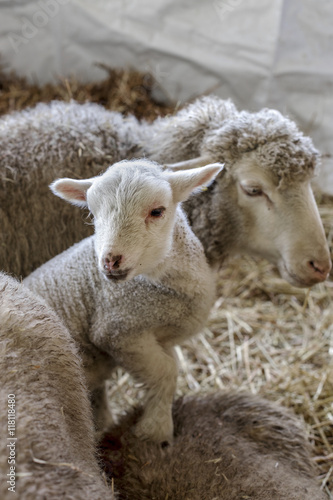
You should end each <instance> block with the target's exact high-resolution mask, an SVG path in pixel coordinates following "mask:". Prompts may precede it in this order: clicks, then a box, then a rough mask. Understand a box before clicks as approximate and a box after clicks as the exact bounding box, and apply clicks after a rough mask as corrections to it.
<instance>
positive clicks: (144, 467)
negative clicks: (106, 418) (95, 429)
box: [101, 393, 326, 500]
mask: <svg viewBox="0 0 333 500" xmlns="http://www.w3.org/2000/svg"><path fill="white" fill-rule="evenodd" d="M139 414H140V412H138V413H137V414H132V415H131V416H129V417H127V418H124V419H123V421H122V422H121V423H120V425H119V426H117V427H114V428H112V429H110V430H109V432H108V433H107V434H106V435H105V436H104V439H103V441H102V442H101V450H102V454H103V458H104V463H105V470H106V471H107V473H108V475H109V477H112V478H114V481H115V485H116V487H117V491H118V492H119V498H120V499H122V500H125V499H131V500H151V499H154V500H165V499H170V500H171V499H175V500H215V499H216V500H250V499H251V500H282V499H283V500H325V498H326V496H325V495H324V494H323V493H322V492H321V491H320V488H319V486H317V484H316V480H315V469H314V467H313V464H312V461H311V458H310V457H311V450H310V447H309V444H308V442H307V440H306V438H305V431H304V429H303V428H302V426H301V425H300V423H299V421H298V420H297V419H296V418H295V417H294V416H293V415H292V414H291V413H289V412H288V411H287V410H285V409H284V408H282V407H279V406H277V405H276V404H274V403H271V402H268V401H265V400H264V399H262V398H259V397H258V396H252V395H247V394H233V393H225V394H221V393H217V394H212V395H208V396H204V397H200V396H189V397H185V398H180V399H178V401H176V402H175V404H174V423H175V439H174V444H173V446H172V447H169V448H167V449H165V450H161V449H160V448H159V447H157V446H156V445H154V444H152V443H141V442H138V441H137V440H136V439H135V438H134V437H133V434H132V431H131V426H132V425H134V423H135V422H136V420H137V418H138V416H139Z"/></svg>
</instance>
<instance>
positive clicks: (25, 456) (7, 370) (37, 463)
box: [0, 273, 115, 500]
mask: <svg viewBox="0 0 333 500" xmlns="http://www.w3.org/2000/svg"><path fill="white" fill-rule="evenodd" d="M0 353H1V355H0V426H1V439H0V476H1V482H0V497H1V500H9V499H12V498H19V499H20V500H44V499H47V500H58V499H60V498H71V499H73V500H82V499H86V498H87V499H88V498H89V499H91V500H101V499H102V498H103V499H105V500H106V499H110V500H111V499H114V498H115V497H114V495H113V494H112V492H111V490H109V489H108V487H107V486H106V484H105V482H104V480H103V478H102V476H101V473H100V470H99V466H98V462H97V458H96V446H95V443H94V432H93V419H92V414H91V408H90V404H89V399H88V395H87V388H86V383H85V380H84V373H83V370H82V366H81V360H80V357H79V355H78V352H77V348H76V346H75V344H74V342H73V339H72V338H71V335H70V333H69V331H68V330H67V328H66V327H65V326H64V324H63V322H62V321H61V320H60V319H59V318H58V317H57V315H56V314H55V312H54V311H52V310H51V308H50V307H48V306H47V304H45V303H44V301H43V300H41V299H40V298H38V297H36V296H35V294H33V293H32V292H30V291H29V290H27V289H26V287H25V286H24V285H22V284H20V283H18V282H17V281H15V280H14V279H12V278H10V277H9V276H6V275H5V274H3V273H0ZM9 395H10V397H9ZM9 416H10V417H11V422H10V430H9V429H8V424H9V422H8V417H9ZM7 429H8V431H9V432H10V433H11V434H9V432H7ZM8 438H9V439H8ZM9 475H10V477H9ZM7 481H8V482H7Z"/></svg>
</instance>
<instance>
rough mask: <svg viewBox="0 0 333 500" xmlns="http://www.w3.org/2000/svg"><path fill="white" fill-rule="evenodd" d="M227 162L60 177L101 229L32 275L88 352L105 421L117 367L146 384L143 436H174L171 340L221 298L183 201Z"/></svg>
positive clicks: (129, 166) (64, 190)
mask: <svg viewBox="0 0 333 500" xmlns="http://www.w3.org/2000/svg"><path fill="white" fill-rule="evenodd" d="M221 167H222V165H221V164H213V165H208V166H205V167H203V168H198V169H195V170H187V171H181V172H169V171H163V169H162V167H161V166H160V165H158V164H155V163H152V162H150V161H148V160H136V161H123V162H119V163H116V164H115V165H113V166H111V167H110V168H109V169H108V170H107V171H106V172H105V173H104V174H103V175H101V176H99V177H93V178H91V179H88V180H73V179H60V180H58V181H56V182H54V183H53V185H52V186H51V188H52V190H53V191H54V193H55V194H57V195H58V196H60V197H61V198H64V199H65V200H68V201H70V202H71V203H73V204H75V205H79V206H82V207H86V206H88V207H89V209H90V211H91V213H92V214H93V216H94V225H95V235H94V236H91V237H89V238H86V239H84V240H83V241H81V242H80V243H78V244H76V245H74V246H73V247H71V248H70V249H69V250H66V251H65V252H63V253H62V254H60V255H58V256H57V257H55V258H53V259H52V260H50V261H49V262H47V263H46V264H44V265H43V266H41V267H40V268H39V269H37V270H36V271H35V272H34V273H32V274H31V275H30V276H29V277H28V278H26V279H25V280H24V283H25V285H26V286H28V287H29V288H30V289H31V290H33V291H35V292H37V293H38V294H40V295H41V296H42V297H43V298H44V299H45V300H46V302H48V304H49V305H50V306H51V307H52V308H53V309H54V310H55V311H57V313H58V314H59V315H60V317H61V318H62V319H63V321H64V322H65V324H66V325H67V327H68V328H69V330H70V332H71V334H72V335H73V337H74V339H75V340H76V342H77V343H78V345H79V346H80V349H81V353H82V357H83V362H84V367H85V371H86V376H87V381H88V386H89V388H90V390H91V391H93V393H92V397H93V403H94V407H95V411H97V415H96V416H97V423H98V425H99V427H101V426H103V424H105V423H106V422H105V418H106V414H105V400H103V401H101V399H100V398H101V396H102V394H104V392H103V391H102V386H103V385H104V381H105V379H107V378H109V376H110V372H111V370H112V369H113V368H114V366H116V365H121V366H123V367H124V368H125V369H126V370H128V371H129V372H130V373H131V374H132V375H133V376H134V377H136V378H137V379H138V380H139V381H141V382H143V383H144V384H145V386H146V388H147V391H148V392H147V401H146V406H145V411H144V414H143V417H142V419H141V420H140V421H139V423H138V424H137V426H136V430H135V433H136V435H137V436H138V437H140V438H143V439H146V438H149V439H152V440H154V441H156V442H159V443H163V442H169V443H170V442H171V441H172V435H173V424H172V416H171V404H172V399H173V395H174V392H175V387H176V379H177V365H176V361H175V359H174V352H173V346H174V345H175V344H178V343H180V342H182V341H183V340H184V339H186V338H189V337H191V336H192V335H194V334H195V333H197V332H199V331H200V329H201V328H202V326H203V325H204V323H205V320H206V318H207V316H208V313H209V310H210V307H211V305H212V302H213V300H214V292H215V286H214V273H213V271H212V269H211V268H210V267H209V265H208V263H207V261H206V258H205V255H204V250H203V247H202V245H201V243H200V241H199V240H198V239H197V238H196V236H195V235H194V234H193V233H192V231H191V229H190V227H189V225H188V223H187V220H186V217H185V214H184V212H183V211H182V209H181V207H180V205H179V203H180V202H181V201H183V200H185V199H186V198H187V197H188V196H189V195H190V193H191V192H192V191H193V190H195V189H196V188H197V187H198V186H201V185H203V184H206V183H207V182H209V181H210V180H212V179H213V178H214V177H215V176H216V175H217V173H218V172H219V171H220V170H221Z"/></svg>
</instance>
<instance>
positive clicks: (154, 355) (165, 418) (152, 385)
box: [120, 333, 178, 444]
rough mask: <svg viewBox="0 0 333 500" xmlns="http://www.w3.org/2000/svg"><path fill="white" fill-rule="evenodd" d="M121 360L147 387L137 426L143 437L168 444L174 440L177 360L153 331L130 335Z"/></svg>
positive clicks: (141, 437) (140, 436) (139, 433)
mask: <svg viewBox="0 0 333 500" xmlns="http://www.w3.org/2000/svg"><path fill="white" fill-rule="evenodd" d="M120 356H121V364H122V366H123V367H124V368H125V369H126V370H128V371H129V372H130V373H131V375H133V376H134V377H135V378H136V379H137V380H139V381H140V382H142V383H143V384H144V385H145V387H146V389H147V398H146V402H145V408H144V412H143V415H142V417H141V419H140V420H139V422H138V424H137V425H136V427H135V434H136V435H137V436H138V437H139V438H140V439H149V440H152V441H155V442H157V443H161V444H166V443H171V442H172V440H173V421H172V400H173V396H174V393H175V390H176V384H177V372H178V368H177V362H176V359H175V355H174V351H173V349H172V348H168V349H165V348H163V347H162V346H161V345H160V344H159V343H158V342H157V341H156V338H155V336H154V334H153V333H145V334H144V335H141V336H140V337H138V338H136V339H133V338H132V339H131V342H129V343H128V344H127V345H126V346H123V347H122V349H121V354H120Z"/></svg>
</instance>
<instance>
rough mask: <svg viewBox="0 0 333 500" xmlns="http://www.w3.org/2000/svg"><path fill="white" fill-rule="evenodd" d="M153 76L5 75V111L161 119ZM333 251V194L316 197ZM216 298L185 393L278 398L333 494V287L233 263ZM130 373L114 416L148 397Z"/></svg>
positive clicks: (1, 94)
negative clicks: (89, 79)
mask: <svg viewBox="0 0 333 500" xmlns="http://www.w3.org/2000/svg"><path fill="white" fill-rule="evenodd" d="M154 86H155V83H154V80H153V78H152V77H151V76H150V75H141V74H139V73H136V72H133V71H122V70H111V69H108V77H107V78H106V80H104V81H103V82H101V83H97V84H89V85H82V84H79V83H78V82H76V81H75V80H64V81H60V82H59V84H58V85H46V86H44V87H43V88H38V87H37V86H31V85H28V84H27V83H26V82H25V80H24V79H18V78H15V77H13V76H10V77H5V76H4V75H1V74H0V113H6V112H8V111H12V110H14V109H22V108H23V107H26V106H31V105H33V104H35V103H36V102H39V101H44V102H48V101H50V100H52V99H63V100H69V99H71V98H74V99H77V100H78V101H80V102H84V101H85V100H88V101H93V102H98V103H100V104H103V105H104V106H106V107H107V108H108V109H113V110H117V111H120V112H123V113H129V112H131V113H134V114H135V115H136V116H137V117H139V118H145V119H148V120H149V119H154V118H155V117H156V116H159V115H165V114H167V113H168V112H170V111H171V110H172V108H171V106H168V105H165V104H163V103H160V104H158V103H156V102H154V100H153V93H154ZM317 199H318V203H319V207H320V213H321V216H322V219H323V221H324V226H325V230H326V234H327V237H328V240H329V243H330V247H331V248H332V247H333V244H332V239H333V198H331V197H328V196H322V195H320V193H318V194H317ZM218 292H219V293H218V296H219V298H218V300H217V301H216V304H215V307H214V308H213V310H212V312H211V315H210V320H209V322H208V325H207V328H206V329H205V331H204V332H203V333H202V334H201V335H199V336H198V337H197V338H196V339H194V340H191V341H189V342H187V343H186V344H185V345H184V346H182V348H181V349H180V348H177V351H178V356H179V360H180V367H181V373H180V377H179V382H178V394H185V393H189V392H191V393H195V392H200V393H205V392H209V391H212V390H218V389H223V390H228V389H236V390H239V391H242V390H246V391H251V392H253V393H259V394H261V395H262V396H264V397H266V398H268V399H271V400H274V401H278V402H279V403H280V404H282V405H284V406H287V407H290V408H292V410H293V411H294V412H295V413H296V414H298V415H299V416H300V418H302V419H304V421H305V422H306V425H307V429H308V432H309V438H310V440H311V442H312V443H313V447H314V452H313V454H314V460H315V462H317V464H318V466H319V469H320V475H319V477H318V481H319V484H320V485H321V487H322V489H323V490H324V491H325V492H326V493H327V495H328V498H333V282H332V281H328V282H326V283H325V284H320V285H316V286H315V287H313V288H312V289H311V290H308V291H307V290H301V289H297V288H293V287H291V286H290V285H288V284H286V283H285V282H284V281H283V280H281V279H280V278H279V277H278V276H277V274H276V271H275V270H274V269H273V267H272V266H271V265H270V264H268V263H267V262H264V261H254V260H252V259H249V258H235V259H234V260H232V261H230V262H229V263H226V264H225V265H224V267H223V269H222V270H221V271H220V273H219V286H218ZM140 394H141V391H140V388H139V387H137V386H135V385H134V383H133V381H132V379H131V378H130V377H129V375H128V374H126V373H124V372H122V370H120V369H119V370H117V371H116V372H115V374H114V378H113V380H112V383H111V384H110V396H111V397H112V399H111V405H112V408H113V410H114V415H115V417H117V416H119V415H121V413H122V412H123V411H124V410H125V409H128V407H129V406H130V405H133V404H134V403H135V402H136V401H137V398H138V397H140Z"/></svg>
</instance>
